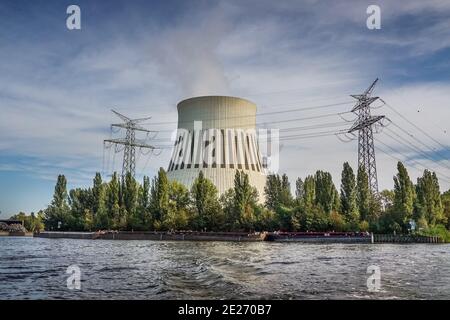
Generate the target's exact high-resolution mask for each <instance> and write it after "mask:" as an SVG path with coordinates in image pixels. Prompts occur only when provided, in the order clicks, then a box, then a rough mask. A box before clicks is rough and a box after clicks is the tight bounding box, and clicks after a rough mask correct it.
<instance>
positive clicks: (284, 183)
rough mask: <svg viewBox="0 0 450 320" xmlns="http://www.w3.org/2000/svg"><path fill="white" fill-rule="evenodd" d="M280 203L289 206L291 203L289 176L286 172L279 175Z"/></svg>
mask: <svg viewBox="0 0 450 320" xmlns="http://www.w3.org/2000/svg"><path fill="white" fill-rule="evenodd" d="M279 199H280V204H281V205H283V206H285V207H289V206H291V205H292V201H293V199H292V194H291V184H290V182H289V178H288V176H287V175H286V174H283V175H282V176H281V188H280V195H279Z"/></svg>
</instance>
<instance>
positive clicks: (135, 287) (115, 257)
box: [0, 237, 450, 299]
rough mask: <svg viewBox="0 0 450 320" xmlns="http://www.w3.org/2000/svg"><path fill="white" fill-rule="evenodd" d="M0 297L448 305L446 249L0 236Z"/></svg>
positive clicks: (449, 274)
mask: <svg viewBox="0 0 450 320" xmlns="http://www.w3.org/2000/svg"><path fill="white" fill-rule="evenodd" d="M70 265H76V266H78V267H79V269H80V271H81V289H80V290H70V289H68V287H67V279H68V277H70V274H67V273H66V271H67V268H68V267H69V266H70ZM371 265H372V266H377V267H379V270H380V288H379V290H378V291H377V292H371V291H369V290H368V286H367V279H368V277H369V276H370V274H367V268H368V267H369V266H371ZM371 288H374V287H373V286H372V287H371ZM0 299H450V245H449V244H442V245H437V244H434V245H433V244H414V245H399V244H392V245H391V244H372V245H371V244H300V243H267V242H252V243H237V242H181V241H180V242H169V241H167V242H166V241H161V242H160V241H119V240H115V241H114V240H113V241H108V240H97V241H93V240H72V239H42V238H26V237H17V238H15V237H0Z"/></svg>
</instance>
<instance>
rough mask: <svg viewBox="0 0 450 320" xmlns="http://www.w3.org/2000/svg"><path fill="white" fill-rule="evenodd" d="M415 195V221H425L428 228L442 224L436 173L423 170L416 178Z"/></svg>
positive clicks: (442, 210)
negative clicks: (420, 175)
mask: <svg viewBox="0 0 450 320" xmlns="http://www.w3.org/2000/svg"><path fill="white" fill-rule="evenodd" d="M416 195H417V197H416V206H415V213H414V218H415V220H416V221H419V220H420V219H425V221H426V223H427V225H428V226H434V225H435V224H437V223H441V222H444V220H445V217H444V208H443V206H442V201H441V192H440V188H439V181H438V178H437V177H436V173H434V172H433V173H431V172H430V171H429V170H425V171H424V173H423V175H422V177H419V178H417V185H416Z"/></svg>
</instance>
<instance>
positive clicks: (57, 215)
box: [44, 175, 72, 230]
mask: <svg viewBox="0 0 450 320" xmlns="http://www.w3.org/2000/svg"><path fill="white" fill-rule="evenodd" d="M44 224H45V228H46V229H47V230H70V226H71V224H72V216H71V214H70V208H69V205H68V195H67V180H66V177H65V176H64V175H58V179H57V181H56V186H55V192H54V194H53V200H52V202H51V204H50V205H49V206H48V207H47V209H46V210H45V213H44Z"/></svg>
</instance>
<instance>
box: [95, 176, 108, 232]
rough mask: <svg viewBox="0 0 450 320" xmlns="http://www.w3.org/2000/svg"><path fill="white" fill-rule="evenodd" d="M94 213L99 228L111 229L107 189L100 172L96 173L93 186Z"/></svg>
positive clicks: (96, 225)
mask: <svg viewBox="0 0 450 320" xmlns="http://www.w3.org/2000/svg"><path fill="white" fill-rule="evenodd" d="M92 198H93V201H92V204H93V206H92V213H93V215H94V226H95V228H97V229H110V228H111V221H110V220H109V217H108V213H107V211H106V190H105V185H104V184H103V182H102V176H101V175H100V173H99V172H97V173H96V174H95V178H94V186H93V187H92Z"/></svg>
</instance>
